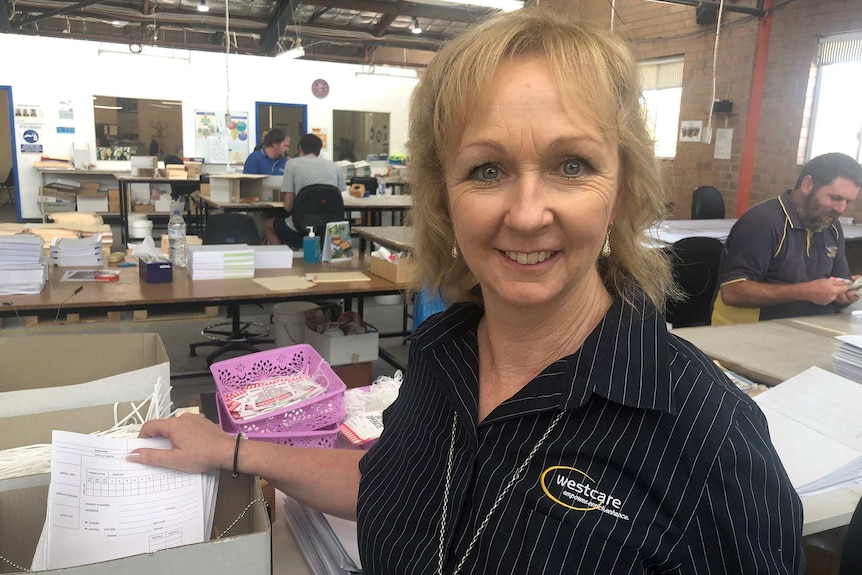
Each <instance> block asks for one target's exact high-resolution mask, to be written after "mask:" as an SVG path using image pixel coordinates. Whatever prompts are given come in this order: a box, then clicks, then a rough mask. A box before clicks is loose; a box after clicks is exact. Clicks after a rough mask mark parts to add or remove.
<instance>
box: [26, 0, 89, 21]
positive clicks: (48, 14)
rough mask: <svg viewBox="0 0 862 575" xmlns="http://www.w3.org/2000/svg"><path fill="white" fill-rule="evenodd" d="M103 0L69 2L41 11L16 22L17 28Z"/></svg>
mask: <svg viewBox="0 0 862 575" xmlns="http://www.w3.org/2000/svg"><path fill="white" fill-rule="evenodd" d="M103 1H104V0H83V1H81V2H78V3H77V4H69V5H68V6H66V7H64V8H57V9H56V10H49V11H48V12H42V13H41V14H39V15H37V16H30V17H28V18H24V19H23V20H20V21H18V22H16V27H17V28H23V27H24V26H27V25H28V24H33V23H35V22H39V21H41V20H46V19H48V18H53V17H54V16H64V15H66V14H69V13H71V12H74V11H76V10H80V9H81V8H86V7H87V6H92V5H93V4H101V3H102V2H103Z"/></svg>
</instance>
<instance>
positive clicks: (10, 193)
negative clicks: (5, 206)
mask: <svg viewBox="0 0 862 575" xmlns="http://www.w3.org/2000/svg"><path fill="white" fill-rule="evenodd" d="M0 190H2V191H4V192H6V197H7V198H9V203H10V204H14V203H15V168H14V167H13V168H9V175H8V176H7V177H6V181H5V182H3V183H2V184H0ZM0 203H2V199H0Z"/></svg>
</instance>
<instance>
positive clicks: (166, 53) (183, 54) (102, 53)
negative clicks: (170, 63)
mask: <svg viewBox="0 0 862 575" xmlns="http://www.w3.org/2000/svg"><path fill="white" fill-rule="evenodd" d="M135 44H137V43H135ZM138 46H140V44H138ZM98 55H99V57H100V58H101V57H109V58H112V57H117V56H120V57H129V56H132V57H135V58H143V57H149V58H160V59H165V60H179V61H181V62H185V63H186V64H191V62H192V55H191V51H189V50H180V49H178V48H162V47H160V46H141V47H140V50H139V51H138V52H133V51H132V45H131V44H130V45H129V49H128V50H125V51H122V50H114V49H110V48H99V50H98Z"/></svg>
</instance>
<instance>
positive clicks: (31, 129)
mask: <svg viewBox="0 0 862 575" xmlns="http://www.w3.org/2000/svg"><path fill="white" fill-rule="evenodd" d="M44 129H45V114H44V112H43V111H42V106H39V105H37V104H33V105H25V104H21V105H18V104H16V105H15V134H16V135H17V141H18V142H20V146H21V153H22V154H41V153H43V152H44V148H43V146H42V136H43V135H44Z"/></svg>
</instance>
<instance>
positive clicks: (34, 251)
mask: <svg viewBox="0 0 862 575" xmlns="http://www.w3.org/2000/svg"><path fill="white" fill-rule="evenodd" d="M47 279H48V260H47V258H45V257H44V256H43V255H42V238H40V237H39V236H34V235H32V234H16V235H10V236H3V237H0V294H3V295H5V294H37V293H39V292H41V291H42V288H43V287H44V285H45V282H46V281H47Z"/></svg>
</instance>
